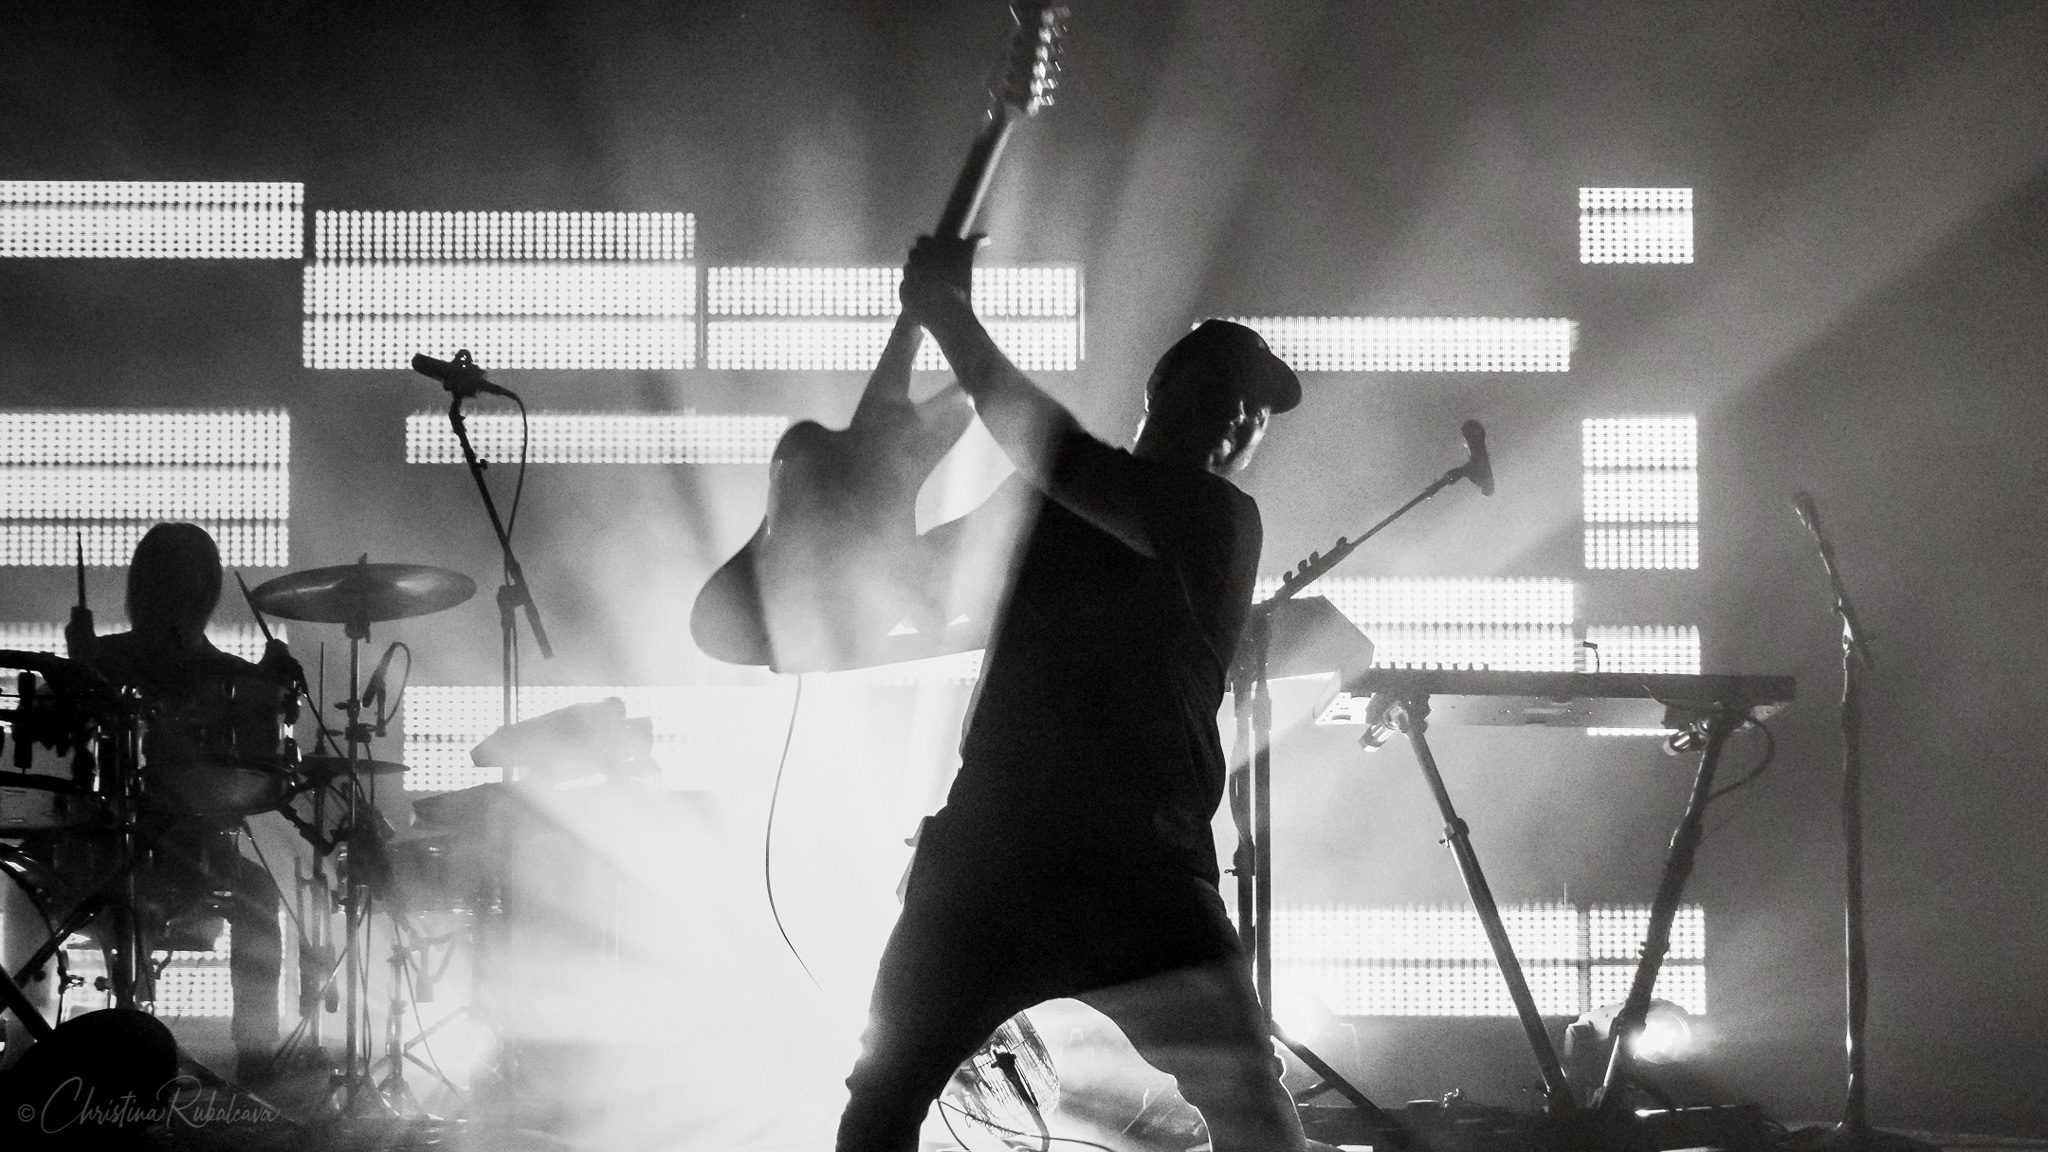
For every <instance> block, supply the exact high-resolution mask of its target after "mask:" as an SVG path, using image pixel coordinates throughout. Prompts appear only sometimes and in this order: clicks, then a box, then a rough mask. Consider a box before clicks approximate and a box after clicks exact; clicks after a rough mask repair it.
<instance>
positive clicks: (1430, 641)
mask: <svg viewBox="0 0 2048 1152" xmlns="http://www.w3.org/2000/svg"><path fill="white" fill-rule="evenodd" d="M1279 584H1280V580H1279V578H1278V577H1273V576H1265V577H1261V578H1260V579H1259V580H1258V582H1257V585H1256V586H1255V588H1254V595H1255V596H1257V597H1259V598H1264V597H1265V596H1268V595H1270V594H1271V593H1272V592H1273V590H1274V589H1276V588H1278V587H1279ZM1302 594H1303V595H1306V596H1327V597H1328V598H1329V600H1330V603H1331V604H1333V605H1335V606H1336V608H1337V610H1338V611H1340V612H1342V613H1344V615H1345V616H1346V617H1347V618H1349V619H1350V621H1351V622H1352V623H1353V624H1356V625H1357V626H1358V628H1359V630H1360V631H1362V632H1364V633H1365V634H1366V636H1367V637H1368V638H1370V639H1371V640H1372V642H1373V663H1374V664H1376V665H1379V666H1381V667H1390V668H1434V667H1458V668H1494V669H1499V670H1503V671H1508V670H1516V671H1569V670H1570V669H1571V668H1572V667H1573V666H1574V663H1573V662H1574V660H1575V655H1574V653H1575V648H1576V644H1577V641H1576V639H1575V638H1574V637H1573V635H1572V625H1573V622H1574V620H1575V619H1576V618H1577V614H1578V585H1576V584H1575V583H1573V582H1572V581H1570V580H1544V579H1491V578H1448V579H1432V578H1367V577H1356V576H1326V577H1324V578H1323V579H1321V580H1318V581H1316V582H1315V583H1314V584H1311V585H1309V586H1308V588H1307V589H1305V590H1304V591H1303V593H1302Z"/></svg>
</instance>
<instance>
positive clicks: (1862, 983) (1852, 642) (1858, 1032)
mask: <svg viewBox="0 0 2048 1152" xmlns="http://www.w3.org/2000/svg"><path fill="white" fill-rule="evenodd" d="M1792 509H1793V511H1794V512H1795V513H1797V514H1798V516H1799V522H1800V523H1802V524H1804V525H1806V530H1807V532H1809V533H1810V534H1812V536H1813V542H1814V546H1815V550H1816V551H1818V552H1819V553H1820V562H1821V567H1822V568H1824V569H1826V570H1827V574H1828V587H1829V590H1830V591H1831V592H1833V594H1834V601H1835V602H1834V613H1835V618H1836V620H1837V621H1838V622H1839V623H1840V624H1841V631H1842V637H1841V639H1842V717H1841V733H1842V851H1843V858H1844V870H1843V871H1844V876H1843V879H1844V884H1843V892H1842V958H1843V970H1844V977H1845V994H1844V1002H1845V1006H1846V1008H1847V1016H1848V1028H1847V1033H1846V1039H1845V1041H1844V1046H1843V1057H1844V1063H1845V1065H1846V1072H1847V1077H1848V1085H1847V1088H1846V1090H1845V1091H1844V1093H1843V1099H1842V1121H1841V1123H1840V1124H1837V1125H1836V1126H1835V1127H1834V1128H1833V1129H1832V1130H1831V1131H1829V1132H1828V1134H1827V1136H1826V1137H1825V1138H1824V1139H1823V1140H1822V1141H1821V1144H1822V1146H1823V1147H1826V1148H1828V1149H1832V1150H1835V1152H1877V1150H1889V1152H1908V1150H1915V1149H1921V1150H1925V1152H1933V1148H1932V1146H1930V1145H1928V1144H1924V1143H1922V1142H1920V1141H1918V1140H1912V1139H1909V1138H1907V1137H1904V1136H1899V1135H1897V1134H1895V1133H1891V1132H1884V1131H1881V1130H1879V1129H1875V1128H1872V1127H1871V1126H1870V1114H1869V1108H1868V1104H1869V1085H1868V1083H1867V1082H1866V1081H1865V1078H1864V1057H1865V1051H1866V1049H1865V1047H1864V1027H1865V1021H1864V1017H1865V1012H1866V1009H1867V1008H1868V1007H1869V1003H1870V970H1869V965H1868V962H1867V961H1866V959H1865V957H1864V944H1863V677H1864V674H1865V673H1867V672H1868V671H1869V670H1870V667H1871V664H1872V660H1871V655H1870V637H1869V634H1868V633H1867V632H1865V631H1864V629H1863V624H1862V622H1861V621H1860V620H1858V619H1857V616H1856V605H1855V602H1854V601H1852V600H1850V599H1849V590H1848V589H1847V588H1846V587H1844V586H1843V584H1842V573H1841V570H1840V569H1839V568H1838V567H1837V566H1836V565H1835V549H1834V545H1833V544H1832V543H1830V542H1829V540H1828V538H1827V534H1826V533H1825V532H1823V531H1822V530H1821V526H1820V512H1819V511H1818V510H1817V509H1816V508H1815V507H1814V504H1813V497H1811V496H1809V495H1807V494H1806V493H1804V492H1801V493H1798V494H1797V495H1796V496H1794V497H1793V500H1792Z"/></svg>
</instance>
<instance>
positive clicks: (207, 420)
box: [0, 409, 291, 568]
mask: <svg viewBox="0 0 2048 1152" xmlns="http://www.w3.org/2000/svg"><path fill="white" fill-rule="evenodd" d="M290 457H291V417H290V415H289V414H288V413H285V412H283V411H256V412H250V411H214V412H208V411H137V410H133V409H123V410H87V409H79V410H73V411H28V412H0V564H4V565H34V566H48V565H56V566H69V565H70V564H71V563H72V562H73V558H74V556H75V554H76V544H75V540H76V538H77V537H78V536H81V535H82V536H83V538H84V544H85V560H86V563H88V564H92V565H96V566H102V567H107V566H125V565H126V564H127V563H128V558H129V556H130V555H131V554H132V553H133V552H134V549H135V544H136V542H137V541H139V540H140V539H141V538H142V534H143V533H144V532H146V531H147V530H148V529H149V528H150V526H151V525H153V524H155V523H157V522H159V521H165V520H190V521H194V522H196V523H198V524H200V525H201V526H202V527H204V528H206V529H207V530H208V531H209V532H211V533H212V534H213V537H214V540H215V542H216V543H217V544H219V545H220V550H221V560H222V562H223V563H225V564H229V565H241V566H246V567H257V568H279V567H284V566H285V565H286V564H287V563H288V562H289V549H290V538H289V530H288V523H289V519H290V515H291V468H290Z"/></svg>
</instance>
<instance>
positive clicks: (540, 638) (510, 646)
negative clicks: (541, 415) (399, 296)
mask: <svg viewBox="0 0 2048 1152" xmlns="http://www.w3.org/2000/svg"><path fill="white" fill-rule="evenodd" d="M450 367H451V368H453V369H454V370H455V373H459V374H460V376H459V377H458V376H456V375H454V374H451V375H449V376H441V377H436V378H437V379H440V380H441V382H442V383H443V384H444V385H445V386H446V387H447V389H448V426H449V427H450V428H451V429H453V430H454V432H455V441H456V443H457V444H459V445H461V447H462V461H463V463H464V464H466V465H468V467H469V476H470V479H472V480H474V481H476V491H477V495H479V496H481V497H483V501H484V512H485V513H487V514H488V515H489V516H490V518H491V531H492V533H493V534H495V535H496V536H497V538H498V552H499V554H500V557H501V559H502V562H503V568H504V583H503V584H502V585H500V586H499V588H498V636H499V645H500V656H499V673H500V677H501V681H502V685H503V711H504V720H503V722H504V723H505V724H508V725H509V724H511V723H512V722H513V721H514V720H515V719H517V718H518V695H519V613H520V612H521V611H524V612H525V614H526V623H527V626H528V627H529V628H531V629H532V630H533V642H534V644H535V646H536V647H538V648H539V649H540V655H541V659H543V660H552V659H554V658H555V650H554V646H553V645H551V644H549V643H548V630H547V628H546V627H545V626H543V625H542V624H541V621H540V609H539V608H537V607H535V606H534V603H533V589H532V587H531V586H530V585H528V584H527V582H526V570H525V569H524V568H522V567H520V564H519V557H518V556H517V555H516V554H514V553H513V551H512V533H511V532H510V531H508V530H507V529H506V527H505V521H504V520H503V518H501V517H500V516H499V515H498V504H497V501H495V500H493V499H492V498H491V486H490V485H489V484H486V483H485V482H484V468H485V466H486V465H485V464H484V462H483V461H482V460H479V459H478V458H477V454H476V447H475V446H474V445H472V444H471V443H470V442H469V425H468V424H467V423H466V422H465V421H464V419H463V416H462V401H463V400H464V399H466V398H468V397H471V396H474V395H476V394H477V392H478V391H479V390H480V389H481V390H486V391H492V392H497V393H499V394H501V395H504V396H507V397H509V398H511V400H512V401H513V402H514V403H516V404H518V405H519V409H520V412H521V413H522V414H523V413H524V412H525V411H526V404H525V402H524V401H522V400H520V399H519V397H518V395H517V394H515V393H513V392H512V391H510V390H509V389H505V388H501V387H499V386H498V385H496V384H492V383H491V382H490V381H489V380H487V379H485V378H484V373H483V369H481V368H479V367H477V364H476V361H475V360H473V359H471V358H470V355H469V349H467V348H463V349H460V350H458V351H457V352H456V353H455V358H454V360H452V361H450ZM414 368H415V370H418V368H419V360H418V358H415V360H414ZM429 375H431V374H429Z"/></svg>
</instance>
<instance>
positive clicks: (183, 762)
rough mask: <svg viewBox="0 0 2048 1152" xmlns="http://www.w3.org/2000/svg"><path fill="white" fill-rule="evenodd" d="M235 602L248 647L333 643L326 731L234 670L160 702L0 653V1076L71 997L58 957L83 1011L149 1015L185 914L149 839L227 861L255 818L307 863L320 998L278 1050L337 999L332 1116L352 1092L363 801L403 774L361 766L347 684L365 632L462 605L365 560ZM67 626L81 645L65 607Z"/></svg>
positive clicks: (52, 662) (374, 886) (356, 672)
mask: <svg viewBox="0 0 2048 1152" xmlns="http://www.w3.org/2000/svg"><path fill="white" fill-rule="evenodd" d="M243 592H244V594H245V595H246V597H247V599H248V602H249V606H250V608H251V610H252V611H253V612H255V613H256V616H257V620H258V623H259V625H260V626H261V627H262V629H263V632H264V635H265V637H266V639H267V638H269V635H270V630H269V624H268V621H267V618H281V619H286V620H294V621H301V622H306V623H315V624H339V625H341V626H342V628H343V633H344V635H345V636H346V637H347V639H348V641H349V656H348V681H347V697H346V698H345V699H344V700H342V701H340V702H339V703H337V704H335V705H334V706H333V709H334V710H335V711H338V713H339V715H340V717H341V723H340V724H339V726H338V727H334V726H330V725H329V724H328V723H327V722H326V720H325V718H324V714H323V713H321V712H320V711H319V708H320V702H319V701H318V700H315V699H314V698H313V695H312V693H311V692H310V691H309V690H308V687H307V686H306V685H305V684H304V683H302V682H297V681H298V679H299V678H298V677H293V678H292V680H291V681H287V680H285V679H282V678H280V677H278V676H275V675H272V674H271V673H270V672H268V671H266V670H264V669H262V668H258V667H255V666H251V665H247V664H243V663H240V662H227V661H221V662H215V663H206V662H201V663H200V664H198V665H196V668H197V670H196V671H193V670H191V669H187V671H188V672H189V675H184V676H181V677H180V679H181V680H183V682H182V683H179V684H177V685H175V687H171V688H166V687H164V686H162V685H158V684H149V683H124V682H122V681H121V680H119V679H116V678H114V677H112V676H109V675H107V674H106V673H105V672H103V671H102V670H101V669H100V668H98V667H96V666H95V664H94V662H93V660H92V659H91V658H90V656H91V654H90V653H87V654H86V656H87V658H86V659H71V658H65V657H59V656H54V655H49V654H46V653H42V652H27V651H4V650H0V669H5V670H8V671H10V672H11V673H12V675H11V676H7V677H6V678H5V681H4V682H0V928H4V930H0V1069H5V1068H7V1067H8V1066H10V1065H12V1064H13V1063H15V1062H16V1061H18V1060H19V1059H20V1057H21V1055H22V1053H23V1052H24V1051H26V1050H28V1049H29V1048H30V1046H32V1045H33V1044H34V1043H35V1042H36V1041H38V1040H41V1039H43V1038H46V1037H48V1036H49V1035H51V1034H52V1032H53V1030H54V1028H55V1026H56V1024H57V1023H58V1021H59V1019H60V1018H61V1016H62V1006H63V998H64V995H65V993H66V992H67V991H68V990H69V989H70V988H71V987H75V986H77V985H79V984H82V983H83V981H82V980H81V979H79V978H78V977H75V976H72V975H71V974H70V972H69V969H68V960H69V958H70V956H72V955H74V954H75V953H74V952H73V951H72V950H71V949H67V948H66V944H67V942H69V941H73V940H76V941H78V942H80V943H82V944H84V945H86V946H87V954H88V955H90V954H91V953H92V952H94V951H97V952H98V953H99V955H100V956H101V957H102V958H103V959H104V961H105V966H106V967H105V971H106V975H105V976H104V977H101V978H99V979H97V980H95V981H94V986H95V987H94V991H96V992H97V993H99V994H100V996H102V997H103V998H104V1000H105V1001H106V1002H107V1004H109V1005H110V1006H112V1007H116V1008H122V1009H137V1008H141V1009H145V1010H147V1009H148V1008H149V1007H151V1006H152V1004H153V1002H154V1000H155V998H156V996H155V979H156V977H157V975H158V974H159V973H160V971H161V968H160V966H159V965H158V964H157V963H156V962H154V961H153V958H152V957H153V954H154V953H157V952H161V951H165V950H166V949H167V945H169V944H171V942H172V941H174V940H175V939H177V931H176V925H174V924H173V923H171V921H170V918H172V917H178V916H182V917H186V918H190V917H191V916H192V914H193V913H194V911H195V909H194V908H192V907H191V906H189V905H180V903H179V902H178V901H175V900H170V901H167V900H166V899H165V898H163V897H162V896H161V895H156V896H152V895H151V891H150V890H151V887H152V884H153V883H155V878H156V877H157V875H158V873H159V872H160V870H161V869H160V864H161V863H162V861H161V860H160V859H159V857H160V856H161V855H162V854H163V853H162V851H161V846H160V844H159V840H160V839H164V838H166V830H167V829H171V828H183V829H187V830H189V829H191V828H194V827H201V828H210V829H212V830H213V831H214V833H215V839H216V841H219V840H221V839H222V838H228V839H227V841H226V842H227V843H229V844H231V845H232V843H233V842H232V839H231V837H232V836H233V833H234V831H235V830H236V829H237V828H240V827H241V826H242V825H243V822H244V821H246V820H247V819H249V818H250V817H254V816H258V815H261V814H263V813H270V812H275V813H278V814H279V815H281V816H283V817H284V818H285V819H286V820H287V821H289V822H290V823H291V825H292V826H293V827H294V828H296V829H297V830H298V832H299V834H300V835H301V836H302V837H303V838H304V839H305V840H306V841H307V842H308V843H310V844H311V845H312V846H313V849H314V853H313V858H314V864H313V868H312V876H311V877H310V878H306V877H302V878H303V879H307V880H308V883H309V885H310V887H311V888H312V889H313V890H314V893H315V896H314V901H313V905H312V906H313V908H314V909H315V911H316V913H317V914H314V915H309V916H307V917H305V922H304V924H303V925H302V927H303V929H304V931H305V938H304V939H302V941H301V948H302V949H308V948H310V950H311V955H312V957H314V958H315V966H314V969H313V970H315V971H322V972H323V975H324V981H325V987H316V988H312V989H302V995H301V998H300V1003H301V1007H302V1010H304V1011H303V1014H304V1016H305V1020H304V1021H303V1022H302V1024H301V1026H300V1031H299V1032H295V1033H294V1034H293V1037H292V1039H291V1040H290V1041H287V1048H289V1047H290V1046H291V1044H293V1043H295V1042H297V1041H299V1040H302V1039H304V1038H306V1036H308V1035H310V1038H311V1041H312V1044H313V1046H314V1047H315V1048H316V1049H317V1048H318V1047H319V1041H320V1036H319V1017H320V1015H321V1013H320V1010H319V1009H320V1007H321V1006H322V1005H323V1004H324V1005H325V1006H326V1007H327V1008H328V1009H329V1010H332V1009H333V1007H334V1005H335V1002H336V1000H337V999H338V996H337V995H336V993H335V988H336V985H337V983H339V985H340V987H343V988H346V990H347V993H348V1000H349V1013H348V1016H347V1037H346V1042H345V1045H344V1050H343V1056H342V1066H341V1067H340V1068H339V1069H336V1070H335V1071H336V1072H337V1075H336V1076H335V1078H334V1080H333V1083H334V1085H335V1086H336V1090H337V1091H343V1092H345V1093H346V1095H345V1097H344V1099H345V1100H346V1102H347V1103H349V1104H352V1103H353V1102H354V1100H355V1098H356V1095H357V1093H358V1090H359V1088H361V1087H363V1086H365V1085H367V1084H368V1081H369V1078H370V1076H371V1071H372V1068H373V1065H372V1063H371V1061H370V1059H369V1056H368V1052H367V1049H368V1047H369V1044H370V1034H369V1032H368V1029H367V1023H368V1018H367V1016H366V1015H365V1013H364V1010H363V1009H364V1005H363V1004H362V1003H361V1001H360V996H361V995H362V993H363V991H364V990H365V989H366V988H367V982H366V981H365V980H364V979H363V976H362V971H363V968H362V965H363V961H362V960H361V959H360V957H361V956H362V954H363V953H364V952H365V951H366V950H367V948H368V933H369V923H370V910H371V900H372V893H373V890H375V891H379V892H381V891H384V890H387V886H388V876H389V859H390V855H391V854H390V853H389V852H388V850H387V849H388V845H387V844H386V840H388V838H389V836H390V829H389V826H388V824H386V823H385V822H384V821H383V818H382V817H381V816H379V815H378V814H377V813H376V809H375V808H374V805H373V803H372V801H373V800H374V795H375V793H374V786H375V782H376V781H377V780H378V779H379V778H382V777H391V776H394V775H395V774H397V773H400V772H403V771H404V766H403V765H402V764H397V763H394V762H391V761H385V760H378V759H373V758H372V757H371V756H370V755H369V750H370V744H371V740H372V738H373V736H375V735H381V732H382V727H383V724H382V722H383V721H385V720H388V718H389V717H388V715H387V714H382V707H381V706H382V703H383V701H382V697H383V695H384V693H383V690H382V685H381V680H382V676H381V675H378V676H375V677H373V681H374V682H373V683H372V684H370V685H365V683H364V680H363V677H362V672H363V667H362V646H363V645H364V644H365V643H366V642H367V641H368V640H369V636H370V628H371V626H372V625H373V624H379V623H383V622H386V621H392V620H400V619H404V618H408V617H413V616H421V615H426V614H429V613H434V612H440V611H443V610H445V609H448V608H452V607H454V606H456V605H458V604H461V603H462V602H464V601H466V600H468V599H469V598H470V597H471V596H473V595H474V594H475V592H476V585H475V583H474V582H473V581H471V580H470V579H469V578H468V577H467V576H464V575H462V574H461V573H458V572H453V571H449V570H447V569H444V568H435V567H429V566H426V565H416V564H372V563H370V562H369V561H368V559H367V557H365V558H364V559H363V560H360V561H358V562H357V563H355V564H347V565H339V566H335V567H326V568H315V569H310V570H306V571H301V572H295V573H290V574H287V575H284V576H279V577H277V578H276V579H273V580H270V581H268V582H266V583H264V584H261V585H259V586H258V587H256V588H254V589H250V588H248V587H247V586H246V585H244V586H243ZM81 615H82V616H83V617H84V619H85V621H86V622H87V632H88V634H89V631H90V614H89V613H85V612H83V608H82V605H81ZM400 695H401V696H402V690H401V693H400ZM302 700H304V701H306V702H308V703H310V704H312V705H313V709H314V710H313V713H312V716H313V721H314V723H313V725H312V727H313V732H314V746H313V749H312V754H309V755H304V756H302V755H301V754H300V748H299V745H298V743H297V741H296V740H295V738H294V730H295V727H296V722H297V720H298V719H299V717H300V715H301V713H300V704H301V701H302ZM10 754H11V763H10V762H8V760H7V757H8V756H9V755H10ZM351 861H354V862H355V863H354V864H353V865H352V863H351ZM225 895H226V894H225V893H220V892H213V893H202V894H201V896H202V898H204V897H209V896H210V897H213V898H215V899H216V900H217V899H219V898H223V897H225ZM202 903H203V901H202ZM198 911H200V912H202V913H203V912H205V911H207V909H206V908H204V907H201V908H200V909H198ZM336 913H339V914H340V915H341V917H342V919H343V922H344V924H345V927H344V928H343V929H342V933H343V935H342V940H341V947H339V948H338V949H337V948H336V947H335V946H334V943H333V941H331V940H330V938H329V936H330V933H331V928H330V926H329V922H330V920H331V919H332V917H333V916H334V915H335V914H336ZM176 946H178V947H188V946H189V945H176ZM304 959H305V958H304V957H302V965H301V971H302V972H305V971H308V969H307V967H306V965H305V964H304ZM316 982H317V981H316ZM282 1052H283V1050H281V1051H280V1054H282ZM401 1063H402V1062H401ZM397 1071H398V1069H397V1068H395V1067H394V1068H393V1070H392V1074H393V1075H395V1074H396V1073H397Z"/></svg>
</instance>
